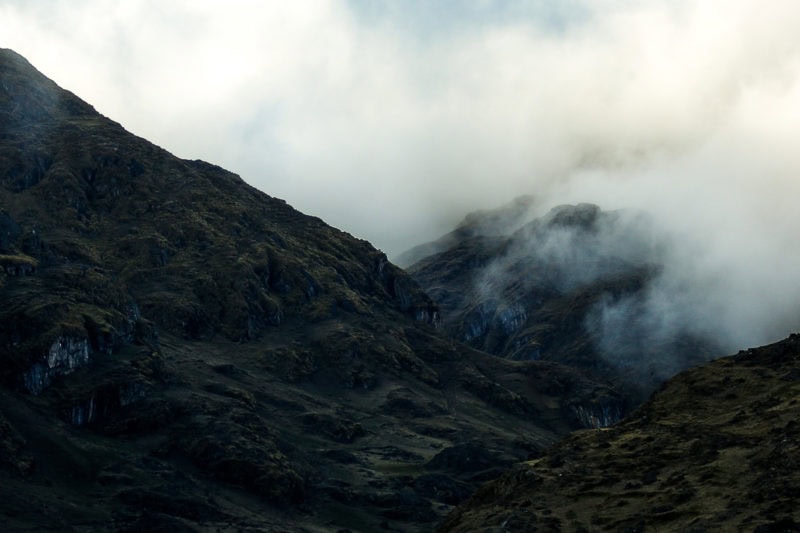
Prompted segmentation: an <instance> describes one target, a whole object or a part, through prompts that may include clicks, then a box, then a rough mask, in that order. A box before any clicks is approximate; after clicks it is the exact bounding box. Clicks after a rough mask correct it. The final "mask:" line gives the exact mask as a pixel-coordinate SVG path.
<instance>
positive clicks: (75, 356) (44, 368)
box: [23, 337, 89, 394]
mask: <svg viewBox="0 0 800 533" xmlns="http://www.w3.org/2000/svg"><path fill="white" fill-rule="evenodd" d="M88 364H89V341H87V340H86V339H80V338H73V337H59V338H58V339H56V340H55V342H53V344H52V345H51V346H50V349H49V350H48V352H47V355H46V356H45V357H44V358H43V359H42V360H41V361H39V362H37V363H34V365H33V366H32V367H31V368H30V369H29V370H28V371H27V372H25V374H23V381H24V383H25V388H26V389H27V390H28V392H31V393H32V394H41V392H42V391H43V390H44V389H45V388H47V387H48V386H49V385H50V384H51V383H52V382H53V378H55V377H56V376H63V375H66V374H71V373H72V372H74V371H75V370H77V369H79V368H81V367H84V366H86V365H88Z"/></svg>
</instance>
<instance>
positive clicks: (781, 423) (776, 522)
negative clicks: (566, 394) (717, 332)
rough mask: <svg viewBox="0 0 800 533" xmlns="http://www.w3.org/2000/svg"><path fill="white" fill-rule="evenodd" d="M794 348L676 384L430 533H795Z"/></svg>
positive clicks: (499, 485) (483, 493)
mask: <svg viewBox="0 0 800 533" xmlns="http://www.w3.org/2000/svg"><path fill="white" fill-rule="evenodd" d="M798 398H800V336H798V335H793V336H792V337H790V338H788V339H786V340H784V341H782V342H779V343H776V344H773V345H770V346H766V347H763V348H758V349H753V350H747V351H743V352H740V353H739V354H738V355H735V356H732V357H727V358H723V359H719V360H716V361H714V362H712V363H709V364H706V365H704V366H701V367H698V368H695V369H692V370H689V371H686V372H684V373H683V374H680V375H678V376H676V377H675V378H673V379H671V380H670V381H669V382H667V383H666V384H665V386H664V387H663V388H661V389H660V390H659V391H658V393H656V394H655V395H654V397H653V398H652V399H651V400H650V401H649V402H647V403H646V404H645V405H643V406H642V407H641V408H640V409H639V410H637V411H636V412H635V413H633V414H632V415H631V416H630V417H629V418H628V419H627V420H626V421H624V422H622V423H621V424H618V425H617V426H614V427H613V428H610V429H607V430H599V431H598V430H594V431H582V432H578V433H575V434H574V435H572V436H570V437H569V438H567V439H565V440H564V441H562V442H561V443H559V444H558V445H557V446H554V447H553V448H551V449H550V450H548V452H547V453H546V454H544V455H543V456H542V457H539V458H537V459H535V460H533V461H529V462H527V463H523V464H522V465H520V466H518V467H517V468H516V469H515V470H514V471H513V472H512V473H509V474H507V475H505V476H503V477H501V478H500V479H498V480H496V481H493V482H492V483H490V484H488V485H487V486H485V487H484V488H482V489H481V490H480V491H478V493H477V494H475V495H474V496H472V497H471V498H470V499H469V500H468V501H467V502H465V503H464V504H463V505H462V506H461V507H459V508H458V510H457V511H456V512H455V513H454V514H453V515H451V516H450V517H449V518H448V520H447V521H446V522H445V523H444V525H443V527H442V528H441V531H454V532H455V531H477V530H481V531H650V530H652V531H758V532H762V531H797V530H798V529H800V511H798V505H797V504H798V495H799V494H800V469H798V465H800V447H799V446H798V444H797V443H798V438H800V424H798V417H800V402H798Z"/></svg>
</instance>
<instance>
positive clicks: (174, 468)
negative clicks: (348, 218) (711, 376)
mask: <svg viewBox="0 0 800 533" xmlns="http://www.w3.org/2000/svg"><path fill="white" fill-rule="evenodd" d="M440 323H441V318H440V312H439V308H438V307H437V305H436V304H435V303H434V302H433V301H432V300H431V298H429V297H428V296H427V295H426V293H425V292H424V291H423V290H421V289H420V287H419V286H418V284H417V283H416V282H415V281H414V280H413V279H412V278H411V277H410V276H409V275H408V274H406V273H405V272H403V271H402V270H400V269H399V268H397V267H396V266H394V265H393V264H391V263H390V262H389V261H387V258H386V256H385V255H384V254H383V253H382V252H380V251H379V250H376V249H374V248H373V247H372V246H371V245H370V244H369V243H367V242H365V241H362V240H359V239H356V238H354V237H352V236H351V235H349V234H347V233H344V232H341V231H339V230H337V229H335V228H332V227H330V226H328V225H326V224H325V223H324V222H323V221H321V220H320V219H318V218H314V217H311V216H307V215H304V214H302V213H300V212H298V211H296V210H295V209H293V208H292V207H290V206H289V205H287V204H286V203H285V202H284V201H282V200H279V199H276V198H272V197H270V196H268V195H266V194H264V193H262V192H260V191H258V190H256V189H254V188H253V187H250V186H249V185H247V184H246V183H245V182H244V181H242V180H241V179H240V178H239V177H238V176H236V175H234V174H232V173H230V172H228V171H226V170H224V169H222V168H219V167H217V166H215V165H212V164H209V163H205V162H202V161H188V160H182V159H179V158H176V157H174V156H173V155H171V154H169V153H168V152H166V151H165V150H163V149H161V148H159V147H157V146H154V145H153V144H151V143H149V142H147V141H146V140H144V139H141V138H138V137H136V136H134V135H132V134H130V133H128V132H127V131H125V130H124V129H123V128H122V127H121V126H120V125H119V124H117V123H115V122H113V121H111V120H109V119H107V118H105V117H103V116H101V115H100V114H98V113H97V112H96V111H95V110H94V109H93V108H92V107H91V106H90V105H89V104H87V103H85V102H83V101H82V100H80V99H79V98H78V97H76V96H75V95H73V94H72V93H69V92H67V91H65V90H62V89H61V88H59V87H58V86H57V85H56V84H54V83H53V82H52V81H50V80H49V79H47V78H46V77H45V76H43V75H42V74H40V73H39V72H38V71H36V70H35V69H34V68H33V67H32V66H31V65H30V64H29V63H28V62H27V61H26V60H25V59H24V58H22V57H21V56H19V55H17V54H16V53H14V52H12V51H10V50H0V362H2V366H1V367H0V479H1V480H2V482H1V483H0V516H2V522H3V524H4V526H5V528H6V529H10V530H43V529H58V530H75V531H89V530H104V531H107V530H112V531H167V530H168V531H206V530H217V531H255V530H279V531H342V530H354V531H364V530H376V529H381V528H391V529H394V530H400V531H419V530H423V531H424V530H430V529H431V528H432V527H433V525H434V524H435V523H436V522H437V521H439V520H440V519H441V518H442V517H443V516H445V515H446V513H448V512H449V511H450V510H451V509H452V508H453V506H454V505H455V504H457V503H459V502H460V501H462V500H463V499H465V498H466V497H467V496H468V495H469V494H471V493H472V492H473V491H474V490H475V489H476V488H477V487H478V486H479V485H480V484H482V483H484V482H485V481H487V480H490V479H493V478H495V477H497V476H498V475H500V474H501V473H502V472H503V471H504V470H506V469H508V467H509V466H510V465H511V464H513V463H514V462H517V461H520V460H524V459H527V458H529V457H532V456H536V455H538V454H540V453H541V451H542V450H543V449H545V448H546V447H548V446H550V445H552V444H553V443H554V442H556V441H557V440H558V439H559V438H560V437H562V436H564V435H566V434H567V433H569V432H570V431H571V430H573V429H576V428H578V427H582V425H583V424H584V423H585V419H586V416H587V415H586V414H587V413H589V415H588V416H595V415H593V414H592V413H599V412H600V411H601V410H602V408H603V405H605V404H606V403H607V402H608V401H609V398H611V399H612V400H613V398H615V394H616V393H615V392H614V391H613V390H611V389H610V388H609V387H608V386H607V385H606V384H604V383H602V382H601V381H598V380H597V379H596V378H595V377H594V376H593V375H592V374H590V373H588V372H585V371H582V370H580V369H573V368H569V367H566V366H563V365H560V364H557V363H553V362H547V361H514V360H510V359H508V360H503V359H497V358H495V357H493V356H491V355H488V354H486V353H483V352H481V351H479V350H476V349H474V348H472V347H469V346H467V345H465V344H462V343H459V342H456V341H454V340H452V339H450V338H448V337H447V336H445V335H444V334H443V333H442V331H441V328H440V327H439V326H440Z"/></svg>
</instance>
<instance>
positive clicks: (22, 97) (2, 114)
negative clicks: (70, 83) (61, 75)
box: [0, 48, 97, 133]
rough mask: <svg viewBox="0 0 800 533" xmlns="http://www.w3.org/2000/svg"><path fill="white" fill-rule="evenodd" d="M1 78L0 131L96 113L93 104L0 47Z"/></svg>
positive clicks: (22, 58)
mask: <svg viewBox="0 0 800 533" xmlns="http://www.w3.org/2000/svg"><path fill="white" fill-rule="evenodd" d="M0 79H2V83H0V133H3V132H5V131H8V130H9V129H13V128H18V127H25V126H32V125H34V124H37V123H41V122H42V121H52V120H55V119H58V118H69V117H81V116H91V115H97V112H96V111H95V110H94V108H93V107H92V106H90V105H89V104H87V103H86V102H84V101H83V100H81V99H80V98H78V97H77V96H75V95H74V94H72V93H71V92H69V91H66V90H64V89H62V88H60V87H59V86H58V85H56V84H55V83H54V82H53V81H52V80H50V79H49V78H47V77H46V76H45V75H43V74H42V73H41V72H39V71H38V70H36V68H35V67H34V66H33V65H31V64H30V63H29V62H28V60H27V59H25V58H24V57H22V56H21V55H19V54H18V53H16V52H14V51H13V50H10V49H8V48H2V49H0Z"/></svg>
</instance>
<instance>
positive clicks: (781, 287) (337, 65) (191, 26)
mask: <svg viewBox="0 0 800 533" xmlns="http://www.w3.org/2000/svg"><path fill="white" fill-rule="evenodd" d="M798 28H800V2H797V1H796V0H770V1H769V2H759V1H756V0H702V1H688V0H687V1H684V0H629V1H626V0H560V1H551V0H529V1H523V0H520V1H511V0H440V1H429V0H395V1H389V0H387V1H384V2H379V1H377V0H351V1H349V2H348V1H327V0H301V1H296V2H285V1H278V0H275V1H230V2H217V1H201V0H191V1H189V0H186V1H178V0H175V1H167V0H160V1H154V0H153V1H151V0H126V1H125V2H109V1H105V0H39V1H31V0H24V1H23V0H0V40H2V42H0V46H3V47H9V48H13V49H15V50H16V51H18V52H19V53H21V54H23V55H24V56H26V57H27V58H28V59H29V60H30V61H31V62H32V63H33V64H34V65H35V66H36V67H37V68H39V69H40V70H41V71H43V72H44V73H45V74H46V75H48V76H49V77H51V78H53V79H54V80H55V81H56V82H57V83H59V84H60V85H62V86H63V87H65V88H68V89H70V90H72V91H73V92H75V93H76V94H78V95H79V96H81V97H82V98H84V99H85V100H87V101H89V102H90V103H91V104H93V105H94V106H95V107H96V108H97V109H98V110H99V111H100V112H102V113H103V114H105V115H107V116H109V117H111V118H113V119H115V120H117V121H118V122H121V123H122V124H123V125H124V126H125V127H126V128H127V129H129V130H130V131H132V132H134V133H136V134H138V135H141V136H143V137H146V138H148V139H150V140H152V141H154V142H155V143H157V144H159V145H161V146H164V147H165V148H167V149H168V150H170V151H172V152H174V153H175V154H177V155H179V156H181V157H186V158H192V159H194V158H200V159H205V160H208V161H211V162H214V163H217V164H220V165H222V166H224V167H226V168H228V169H230V170H232V171H234V172H237V173H238V174H240V175H241V176H242V177H243V178H244V179H245V180H246V181H247V182H249V183H251V184H252V185H254V186H256V187H258V188H260V189H262V190H264V191H265V192H267V193H268V194H271V195H273V196H277V197H280V198H284V199H286V200H287V201H289V203H291V204H292V205H294V206H295V207H297V208H299V209H301V210H303V211H305V212H308V213H311V214H314V215H317V216H320V217H322V218H323V219H325V220H326V221H328V222H329V223H331V224H333V225H335V226H337V227H340V228H342V229H345V230H347V231H350V232H351V233H353V234H355V235H356V236H359V237H363V238H366V239H368V240H370V241H372V242H373V243H374V244H375V245H376V246H377V247H379V248H382V249H384V250H385V251H387V252H388V253H389V254H390V255H393V254H397V253H399V252H402V251H403V250H404V249H406V248H408V247H409V246H411V245H413V244H417V243H419V242H422V241H425V240H429V239H431V238H433V237H436V236H438V235H439V234H441V233H443V232H445V231H446V230H447V229H449V228H450V227H451V226H452V225H453V224H454V223H456V222H457V221H458V220H460V219H461V218H462V217H463V215H464V214H465V212H466V211H468V210H472V209H475V208H481V207H483V208H488V207H494V206H496V205H499V204H502V203H505V202H507V201H508V200H510V199H511V198H513V197H515V196H517V195H519V194H524V193H532V194H535V195H538V196H539V197H540V198H543V199H544V205H547V204H553V203H563V202H567V201H591V202H596V203H599V204H600V205H601V206H603V207H605V208H617V207H637V208H643V209H646V210H649V211H650V212H651V213H653V214H654V216H655V217H656V219H657V220H658V221H660V222H661V223H663V224H664V226H665V227H666V228H667V229H668V230H669V231H670V232H671V233H672V234H673V235H674V236H676V239H677V240H678V241H680V242H683V243H685V246H683V248H682V249H681V250H680V251H679V252H678V253H676V257H677V256H682V259H681V261H683V262H682V263H680V264H681V267H682V268H683V269H684V271H685V272H684V274H685V275H686V276H691V277H692V279H695V280H700V281H699V282H698V283H699V284H700V285H703V284H704V285H707V286H714V287H715V290H714V292H713V295H712V296H713V298H711V297H709V298H706V297H702V298H699V299H700V300H701V301H702V302H704V303H705V304H706V305H708V306H709V311H708V313H709V314H714V313H717V314H719V313H720V312H722V311H720V310H721V309H724V310H725V311H724V312H725V313H728V314H733V315H737V316H736V317H733V318H731V320H730V323H729V324H728V327H729V328H731V329H736V328H738V327H740V326H741V324H743V323H746V322H747V321H752V320H753V319H754V316H756V315H757V314H759V313H761V314H764V313H767V314H769V313H777V311H775V310H776V308H779V310H780V312H779V315H780V316H781V317H782V320H783V322H785V324H783V322H782V326H781V327H785V328H789V327H795V328H796V327H797V326H800V321H798V320H796V318H797V316H798V315H797V314H795V313H796V312H797V311H798V304H797V303H796V302H798V301H800V279H798V272H800V246H798V244H800V242H798V241H799V239H798V228H800V209H798V202H799V201H800V141H798V138H799V137H800V136H798V130H800V84H799V83H798V82H799V81H800V32H798ZM700 285H698V286H700ZM726 294H735V295H736V299H733V297H732V296H730V297H726V296H725V295H726ZM714 298H716V300H715V299H714ZM726 298H727V299H726ZM773 322H774V321H773ZM774 334H775V335H777V333H774ZM769 335H770V334H766V333H763V332H762V333H761V334H760V337H759V335H754V336H753V335H751V337H755V338H759V339H763V338H766V337H769ZM751 337H748V338H751Z"/></svg>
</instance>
